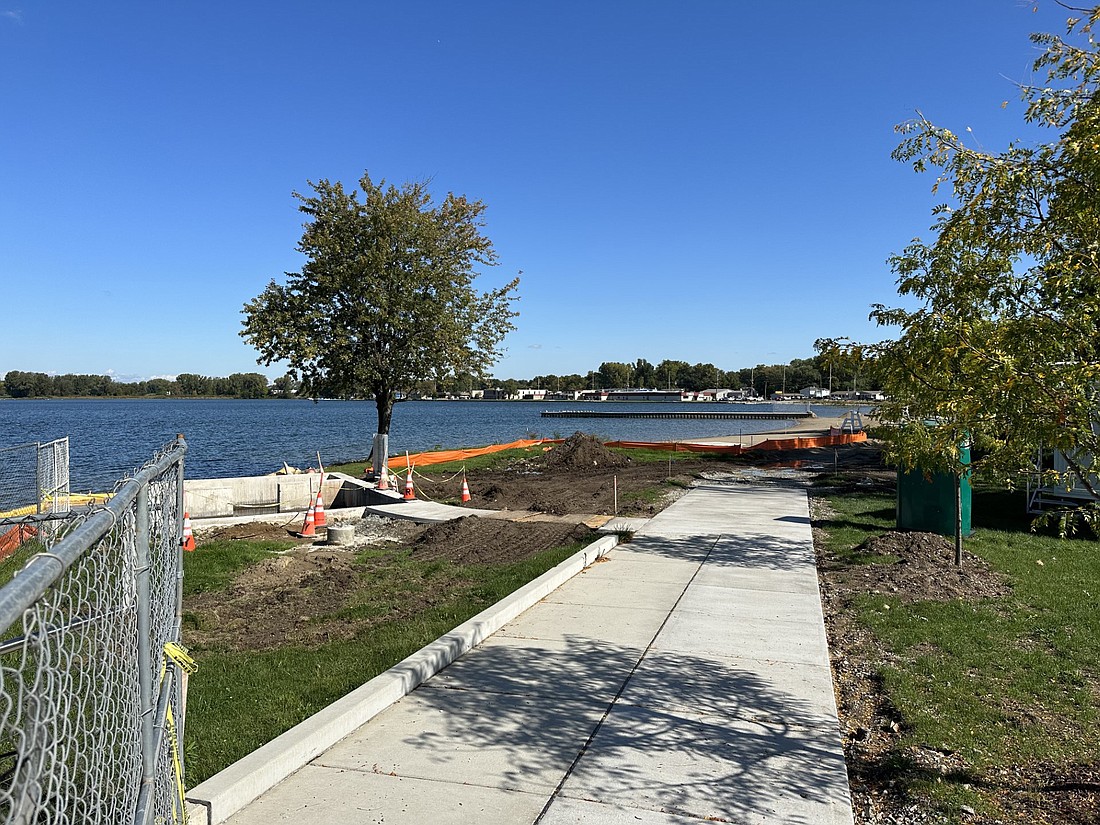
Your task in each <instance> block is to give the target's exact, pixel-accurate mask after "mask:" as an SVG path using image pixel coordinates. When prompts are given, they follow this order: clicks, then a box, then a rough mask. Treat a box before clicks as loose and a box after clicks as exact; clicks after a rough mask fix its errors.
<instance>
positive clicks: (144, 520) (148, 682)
mask: <svg viewBox="0 0 1100 825" xmlns="http://www.w3.org/2000/svg"><path fill="white" fill-rule="evenodd" d="M134 508H135V512H134V524H135V528H136V529H135V534H134V554H135V558H134V577H135V579H136V582H137V631H138V633H137V635H138V637H137V648H138V691H139V694H138V695H139V701H140V708H141V766H142V768H141V770H142V782H143V783H146V782H151V781H152V778H153V770H154V769H155V767H156V754H155V753H153V733H154V732H153V649H152V648H153V626H152V625H153V622H152V598H151V593H150V586H149V573H150V570H149V483H148V481H146V482H145V483H143V484H142V485H141V488H140V489H139V490H138V491H137V500H136V501H135V502H134Z"/></svg>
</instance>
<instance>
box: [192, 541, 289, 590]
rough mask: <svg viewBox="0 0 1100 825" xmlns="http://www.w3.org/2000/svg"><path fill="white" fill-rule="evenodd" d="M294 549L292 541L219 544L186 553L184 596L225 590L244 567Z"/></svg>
mask: <svg viewBox="0 0 1100 825" xmlns="http://www.w3.org/2000/svg"><path fill="white" fill-rule="evenodd" d="M292 547H294V542H291V541H239V540H228V541H216V542H210V543H209V544H204V545H203V546H202V549H201V550H197V551H195V552H194V553H184V554H183V595H184V596H191V595H194V594H195V593H205V592H208V591H212V590H222V589H224V588H225V587H226V586H228V585H229V583H230V582H231V581H233V577H234V576H235V575H237V573H239V572H240V571H241V570H243V569H244V568H246V567H248V566H250V565H253V564H255V563H256V562H258V561H263V560H264V559H266V558H268V557H270V556H274V555H278V554H279V553H281V552H283V551H286V550H289V549H290V548H292Z"/></svg>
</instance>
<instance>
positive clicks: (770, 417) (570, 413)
mask: <svg viewBox="0 0 1100 825" xmlns="http://www.w3.org/2000/svg"><path fill="white" fill-rule="evenodd" d="M542 417H543V418H678V419H683V420H691V419H704V418H712V419H713V418H716V419H723V420H727V421H789V420H790V419H792V418H798V419H802V418H816V417H817V416H816V415H814V413H812V412H810V411H809V410H791V411H790V412H760V411H757V412H736V411H733V410H690V411H685V412H671V411H666V412H645V411H642V410H639V411H638V412H635V411H633V410H629V411H627V410H543V411H542Z"/></svg>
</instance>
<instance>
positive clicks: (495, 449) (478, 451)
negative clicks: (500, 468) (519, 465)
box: [386, 432, 867, 470]
mask: <svg viewBox="0 0 1100 825" xmlns="http://www.w3.org/2000/svg"><path fill="white" fill-rule="evenodd" d="M866 440H867V433H863V432H859V433H841V434H839V435H811V436H801V437H799V438H770V439H768V440H767V441H761V442H760V443H759V444H753V445H752V446H751V447H741V446H738V445H736V444H695V443H692V442H690V441H607V442H605V445H604V446H607V447H625V448H628V449H629V448H633V449H643V450H671V451H673V452H692V453H725V454H727V455H740V454H741V453H747V452H751V451H756V450H805V449H809V448H811V447H836V446H839V445H841V444H855V443H857V442H860V441H866ZM561 441H562V439H560V438H537V439H523V440H520V441H513V442H511V443H510V444H490V445H489V446H488V447H475V448H472V449H469V450H438V451H436V452H426V453H414V454H412V455H410V456H408V458H407V459H406V457H405V456H394V457H393V458H391V459H389V461H387V462H386V466H387V467H389V468H390V469H391V470H397V469H400V468H402V467H404V466H405V464H406V460H407V461H408V462H409V463H410V464H412V465H413V466H416V467H427V466H429V465H432V464H446V463H447V462H450V461H463V460H465V459H467V458H473V457H474V456H479V455H488V454H489V453H499V452H500V451H501V450H515V449H519V448H523V447H537V446H539V445H540V444H560V443H561Z"/></svg>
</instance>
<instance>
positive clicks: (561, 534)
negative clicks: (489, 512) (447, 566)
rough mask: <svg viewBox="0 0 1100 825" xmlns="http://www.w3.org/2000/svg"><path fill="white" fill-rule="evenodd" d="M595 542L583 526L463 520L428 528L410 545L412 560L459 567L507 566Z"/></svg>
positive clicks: (495, 520) (592, 535) (592, 534)
mask: <svg viewBox="0 0 1100 825" xmlns="http://www.w3.org/2000/svg"><path fill="white" fill-rule="evenodd" d="M596 538H597V534H596V531H594V530H592V529H591V528H590V527H588V526H586V525H584V524H561V523H556V522H554V523H550V522H528V523H517V522H510V521H498V520H497V519H483V518H478V517H477V516H467V517H466V518H461V519H458V520H457V521H447V522H443V523H442V524H433V525H432V526H430V527H428V528H427V529H426V530H425V531H424V532H423V533H421V534H420V535H419V536H418V537H417V539H416V540H415V541H414V542H413V543H412V557H413V558H414V559H447V560H448V561H453V562H457V563H459V564H501V563H504V564H507V563H509V562H514V561H520V560H522V559H525V558H528V557H530V556H534V555H537V554H538V553H541V552H543V551H544V550H549V549H551V548H553V547H561V546H562V545H564V544H571V543H573V542H578V541H585V542H592V541H595V540H596Z"/></svg>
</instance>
